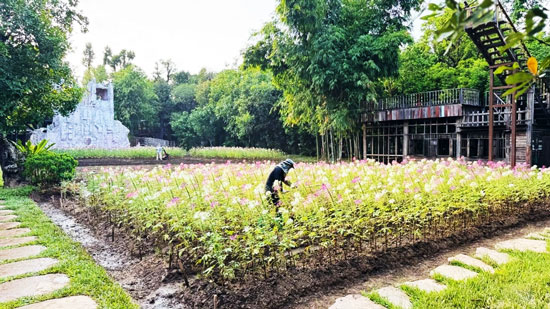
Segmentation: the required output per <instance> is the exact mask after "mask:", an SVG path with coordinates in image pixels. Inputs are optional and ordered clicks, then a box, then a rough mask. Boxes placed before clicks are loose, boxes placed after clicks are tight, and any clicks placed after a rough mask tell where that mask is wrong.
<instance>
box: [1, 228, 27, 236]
mask: <svg viewBox="0 0 550 309" xmlns="http://www.w3.org/2000/svg"><path fill="white" fill-rule="evenodd" d="M30 232H31V229H28V228H23V229H12V230H3V231H2V230H0V238H6V237H14V236H20V235H23V234H27V233H30Z"/></svg>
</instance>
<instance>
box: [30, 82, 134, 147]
mask: <svg viewBox="0 0 550 309" xmlns="http://www.w3.org/2000/svg"><path fill="white" fill-rule="evenodd" d="M128 132H129V130H128V128H126V127H125V126H124V125H123V124H122V123H121V122H120V121H118V120H115V111H114V92H113V85H112V84H111V83H107V84H102V83H96V82H95V80H92V81H90V82H89V83H88V90H87V93H86V96H85V97H84V99H83V100H82V102H80V104H78V106H77V107H76V109H75V111H74V112H73V113H71V114H70V115H68V116H67V117H64V116H61V115H59V114H57V115H55V116H54V118H53V122H52V124H51V125H48V126H47V127H46V128H40V129H37V130H34V131H33V133H32V135H31V142H32V143H34V144H36V143H38V142H40V141H41V140H43V139H47V140H49V141H50V142H52V143H55V145H54V146H53V148H57V149H71V148H107V149H112V148H125V147H130V142H129V141H128Z"/></svg>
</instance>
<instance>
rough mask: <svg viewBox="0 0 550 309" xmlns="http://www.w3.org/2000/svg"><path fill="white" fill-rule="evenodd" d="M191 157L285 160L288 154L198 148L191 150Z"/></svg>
mask: <svg viewBox="0 0 550 309" xmlns="http://www.w3.org/2000/svg"><path fill="white" fill-rule="evenodd" d="M189 155H190V156H192V157H197V158H224V159H256V160H263V159H271V160H277V159H285V158H286V157H287V154H285V153H284V152H282V151H280V150H278V149H267V148H244V147H198V148H191V149H190V150H189Z"/></svg>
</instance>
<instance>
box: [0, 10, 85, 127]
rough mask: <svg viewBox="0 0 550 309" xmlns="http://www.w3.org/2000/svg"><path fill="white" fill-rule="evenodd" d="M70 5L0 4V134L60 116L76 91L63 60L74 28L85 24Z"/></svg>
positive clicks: (78, 93) (75, 100)
mask: <svg viewBox="0 0 550 309" xmlns="http://www.w3.org/2000/svg"><path fill="white" fill-rule="evenodd" d="M77 4H78V1H73V0H70V1H69V0H59V1H54V0H28V1H23V0H5V1H2V3H1V4H0V21H1V22H0V72H1V73H0V102H2V103H1V104H0V134H4V133H5V132H7V131H11V132H13V130H22V129H26V128H27V126H28V125H36V124H39V123H41V122H43V121H44V120H45V119H48V118H51V117H53V114H54V111H58V112H60V113H61V114H63V115H66V114H67V113H69V112H71V111H72V110H73V109H74V107H75V106H76V104H78V102H79V100H80V98H81V96H82V93H83V91H82V89H79V88H78V87H77V85H76V82H75V80H74V78H73V76H72V72H71V69H70V67H69V65H68V63H66V62H64V61H63V58H64V57H65V55H66V54H67V52H68V51H69V44H68V40H67V38H68V36H69V34H70V33H71V31H72V30H73V27H74V25H75V24H78V23H79V24H81V25H82V26H84V27H85V25H86V23H87V20H86V19H85V18H84V17H83V16H82V15H80V13H78V11H77V9H76V7H77Z"/></svg>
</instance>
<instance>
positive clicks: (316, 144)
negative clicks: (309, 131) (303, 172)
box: [315, 133, 319, 161]
mask: <svg viewBox="0 0 550 309" xmlns="http://www.w3.org/2000/svg"><path fill="white" fill-rule="evenodd" d="M315 152H316V153H317V161H318V160H319V139H318V135H317V133H315Z"/></svg>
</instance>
